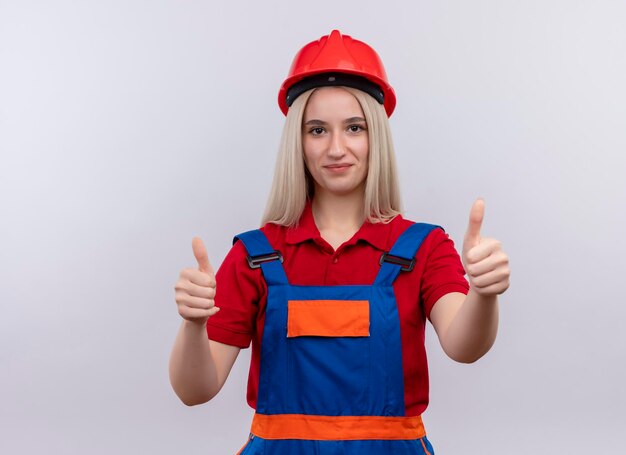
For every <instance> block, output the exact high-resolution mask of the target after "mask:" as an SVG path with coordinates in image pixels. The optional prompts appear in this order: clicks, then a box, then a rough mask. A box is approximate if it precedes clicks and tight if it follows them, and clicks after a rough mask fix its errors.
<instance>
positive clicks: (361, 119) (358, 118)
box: [304, 117, 365, 126]
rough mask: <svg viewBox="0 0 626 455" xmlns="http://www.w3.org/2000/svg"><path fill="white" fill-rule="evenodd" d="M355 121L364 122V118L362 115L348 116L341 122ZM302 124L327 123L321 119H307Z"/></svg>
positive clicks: (322, 124)
mask: <svg viewBox="0 0 626 455" xmlns="http://www.w3.org/2000/svg"><path fill="white" fill-rule="evenodd" d="M355 122H365V119H364V118H363V117H350V118H347V119H345V120H344V121H343V123H355ZM304 124H305V125H321V126H324V125H328V123H326V122H324V121H322V120H318V119H311V120H308V121H307V122H305V123H304Z"/></svg>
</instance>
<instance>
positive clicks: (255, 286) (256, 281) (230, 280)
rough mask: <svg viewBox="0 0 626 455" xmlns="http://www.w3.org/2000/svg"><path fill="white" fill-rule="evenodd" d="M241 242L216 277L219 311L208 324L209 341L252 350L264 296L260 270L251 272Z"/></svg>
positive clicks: (223, 263)
mask: <svg viewBox="0 0 626 455" xmlns="http://www.w3.org/2000/svg"><path fill="white" fill-rule="evenodd" d="M246 256H247V253H246V250H245V248H244V246H243V243H241V241H238V242H237V243H235V244H234V245H233V247H232V248H231V249H230V251H229V252H228V254H227V255H226V257H225V258H224V261H223V262H222V265H221V266H220V268H219V269H218V271H217V273H216V274H215V281H216V283H217V285H216V287H215V305H216V306H218V307H219V308H220V311H219V312H218V313H217V314H215V315H214V316H212V317H210V318H209V320H208V321H207V335H208V337H209V339H211V340H215V341H219V342H220V343H224V344H229V345H232V346H238V347H240V348H247V347H249V346H250V342H251V339H252V333H253V331H254V324H255V320H256V317H257V312H258V308H259V306H258V302H259V300H260V298H261V295H262V293H263V284H264V281H263V279H262V277H261V269H251V268H250V267H249V266H248V261H247V260H246Z"/></svg>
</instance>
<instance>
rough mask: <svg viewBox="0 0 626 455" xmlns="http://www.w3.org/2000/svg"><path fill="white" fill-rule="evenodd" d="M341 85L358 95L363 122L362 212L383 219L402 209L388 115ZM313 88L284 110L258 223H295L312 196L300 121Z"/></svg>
mask: <svg viewBox="0 0 626 455" xmlns="http://www.w3.org/2000/svg"><path fill="white" fill-rule="evenodd" d="M342 88H344V89H346V90H347V91H349V92H350V93H351V94H352V95H354V97H355V98H356V99H357V101H358V102H359V104H360V105H361V109H362V110H363V115H364V116H365V121H366V123H367V131H368V139H369V154H368V172H367V179H366V181H365V198H364V213H367V214H369V215H368V217H367V220H368V221H369V222H371V223H388V222H389V221H391V220H392V219H393V218H394V217H395V216H396V215H399V214H401V213H402V207H401V201H400V189H399V185H398V171H397V169H396V158H395V153H394V148H393V142H392V139H391V129H390V127H389V119H388V118H387V114H386V112H385V109H384V107H383V106H382V105H381V104H379V103H378V102H377V101H376V100H375V99H374V98H372V97H371V96H370V95H368V94H366V93H364V92H362V91H361V90H358V89H353V88H351V87H343V86H342ZM315 90H316V89H315V88H313V89H311V90H308V91H306V92H304V93H303V94H302V95H300V96H299V97H298V98H296V99H295V100H294V102H293V104H292V105H291V107H290V108H289V111H287V118H286V120H285V126H284V128H283V133H282V137H281V140H280V147H279V150H278V157H277V159H276V168H275V171H274V180H273V182H272V189H271V191H270V195H269V198H268V201H267V205H266V208H265V213H264V214H263V218H262V222H261V225H264V224H265V223H275V224H279V225H283V226H295V225H297V222H298V220H299V219H300V216H301V215H302V211H303V210H304V207H305V205H306V200H307V197H309V198H310V197H312V196H313V188H314V185H313V182H312V177H311V175H310V174H309V172H308V171H307V170H306V165H305V163H304V152H303V148H302V119H303V117H304V110H305V108H306V105H307V102H308V100H309V98H310V96H311V95H312V94H313V92H314V91H315Z"/></svg>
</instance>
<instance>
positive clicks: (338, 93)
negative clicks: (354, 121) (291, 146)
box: [304, 87, 363, 121]
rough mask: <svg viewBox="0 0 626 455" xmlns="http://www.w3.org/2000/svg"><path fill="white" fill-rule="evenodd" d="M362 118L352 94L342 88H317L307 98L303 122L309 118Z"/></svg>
mask: <svg viewBox="0 0 626 455" xmlns="http://www.w3.org/2000/svg"><path fill="white" fill-rule="evenodd" d="M321 117H325V118H328V119H332V118H340V119H343V118H348V117H363V109H361V105H360V104H359V102H358V101H357V99H356V98H355V97H354V95H353V94H352V93H350V92H349V91H347V90H346V89H344V88H342V87H319V88H317V89H315V91H314V92H313V94H312V95H311V96H310V97H309V99H308V102H307V105H306V109H305V111H304V120H305V121H306V120H308V119H310V118H321Z"/></svg>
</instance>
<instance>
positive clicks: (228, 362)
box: [169, 320, 240, 406]
mask: <svg viewBox="0 0 626 455" xmlns="http://www.w3.org/2000/svg"><path fill="white" fill-rule="evenodd" d="M239 351H240V348H239V347H237V346H230V345H227V344H223V343H219V342H217V341H213V340H209V339H208V337H207V333H206V327H205V325H204V324H198V323H195V322H190V321H187V320H183V322H182V324H181V326H180V330H179V331H178V335H177V336H176V341H175V342H174V347H173V349H172V354H171V356H170V365H169V374H170V382H171V384H172V388H173V389H174V392H176V395H178V397H179V398H180V399H181V401H182V402H183V403H185V404H186V405H187V406H193V405H196V404H202V403H206V402H207V401H209V400H211V399H212V398H213V397H214V396H215V395H217V393H218V392H219V391H220V390H221V388H222V386H223V385H224V383H225V382H226V378H227V377H228V374H229V373H230V370H231V369H232V366H233V364H234V363H235V360H236V359H237V355H238V354H239Z"/></svg>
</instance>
